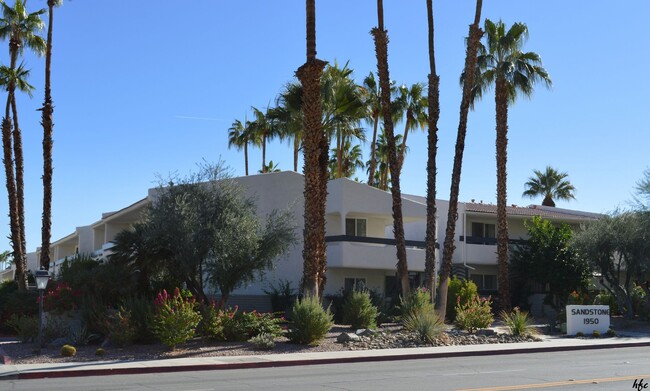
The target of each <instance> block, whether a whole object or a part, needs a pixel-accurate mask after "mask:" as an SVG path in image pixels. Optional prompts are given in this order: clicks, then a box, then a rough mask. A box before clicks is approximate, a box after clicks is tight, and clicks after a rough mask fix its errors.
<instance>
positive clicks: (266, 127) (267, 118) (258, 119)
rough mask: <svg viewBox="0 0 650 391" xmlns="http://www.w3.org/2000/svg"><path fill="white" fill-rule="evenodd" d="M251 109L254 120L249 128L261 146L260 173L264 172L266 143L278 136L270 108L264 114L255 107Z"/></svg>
mask: <svg viewBox="0 0 650 391" xmlns="http://www.w3.org/2000/svg"><path fill="white" fill-rule="evenodd" d="M251 109H252V110H253V115H254V116H255V120H254V121H253V122H251V123H250V128H251V131H252V132H253V133H254V134H255V137H257V138H259V139H260V142H261V144H262V172H266V171H264V167H266V142H267V141H271V140H272V139H273V138H275V137H278V136H279V135H280V134H279V131H278V128H277V127H276V126H275V123H274V121H273V114H272V111H273V110H272V109H271V108H269V107H267V108H266V112H264V111H261V110H259V109H258V108H256V107H251Z"/></svg>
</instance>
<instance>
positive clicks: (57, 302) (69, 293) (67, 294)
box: [39, 282, 81, 314]
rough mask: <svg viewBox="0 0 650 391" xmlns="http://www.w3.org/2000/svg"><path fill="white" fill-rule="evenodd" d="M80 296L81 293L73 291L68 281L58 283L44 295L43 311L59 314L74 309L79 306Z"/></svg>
mask: <svg viewBox="0 0 650 391" xmlns="http://www.w3.org/2000/svg"><path fill="white" fill-rule="evenodd" d="M80 297H81V296H80V293H79V292H78V291H73V290H72V288H71V287H70V285H68V284H67V283H65V282H61V283H58V284H57V285H56V287H55V288H54V289H52V290H48V291H47V293H46V294H45V295H44V296H43V311H45V312H54V313H57V314H62V313H64V312H69V311H74V310H76V309H77V308H78V307H79V301H80ZM39 300H40V297H39Z"/></svg>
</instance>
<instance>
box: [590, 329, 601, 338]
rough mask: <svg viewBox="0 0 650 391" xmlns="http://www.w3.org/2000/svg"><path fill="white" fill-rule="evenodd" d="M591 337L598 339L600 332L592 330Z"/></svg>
mask: <svg viewBox="0 0 650 391" xmlns="http://www.w3.org/2000/svg"><path fill="white" fill-rule="evenodd" d="M591 336H592V337H594V338H600V331H598V330H594V331H593V333H591Z"/></svg>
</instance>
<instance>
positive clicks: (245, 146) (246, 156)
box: [244, 140, 248, 176]
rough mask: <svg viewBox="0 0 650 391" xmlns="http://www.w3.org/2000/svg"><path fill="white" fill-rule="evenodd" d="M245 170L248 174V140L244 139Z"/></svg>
mask: <svg viewBox="0 0 650 391" xmlns="http://www.w3.org/2000/svg"><path fill="white" fill-rule="evenodd" d="M244 172H245V173H246V176H248V140H245V141H244Z"/></svg>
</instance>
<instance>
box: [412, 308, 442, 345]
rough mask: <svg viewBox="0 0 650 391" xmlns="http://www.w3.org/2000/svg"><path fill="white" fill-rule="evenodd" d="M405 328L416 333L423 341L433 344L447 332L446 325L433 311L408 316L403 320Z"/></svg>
mask: <svg viewBox="0 0 650 391" xmlns="http://www.w3.org/2000/svg"><path fill="white" fill-rule="evenodd" d="M402 324H403V325H404V328H405V329H407V330H409V331H412V332H414V333H416V334H417V335H418V337H419V338H420V340H421V341H424V342H433V341H434V340H435V338H436V337H439V336H440V335H441V334H442V333H443V331H444V330H445V324H444V323H443V322H442V321H441V320H440V319H439V318H438V315H437V314H436V312H435V311H434V310H433V306H432V307H431V310H428V311H420V312H417V313H411V314H407V315H405V316H404V317H403V318H402Z"/></svg>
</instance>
